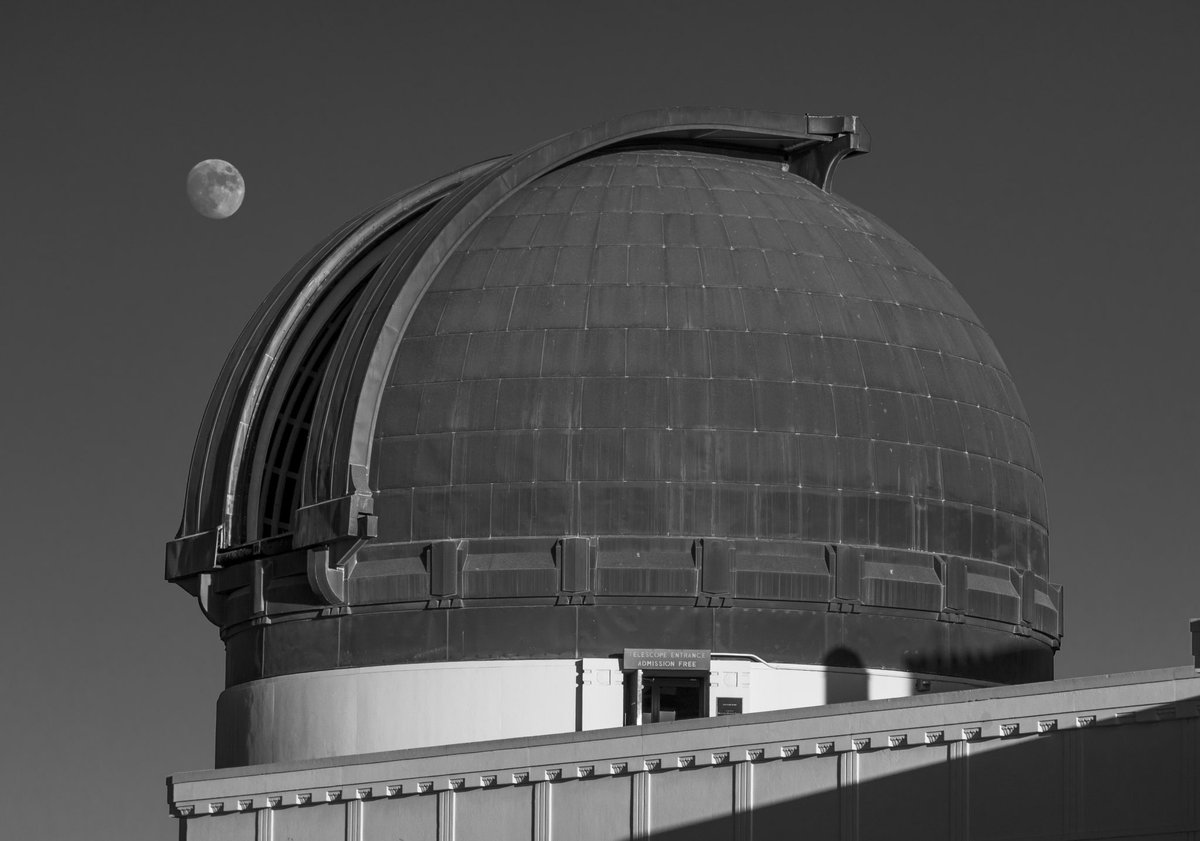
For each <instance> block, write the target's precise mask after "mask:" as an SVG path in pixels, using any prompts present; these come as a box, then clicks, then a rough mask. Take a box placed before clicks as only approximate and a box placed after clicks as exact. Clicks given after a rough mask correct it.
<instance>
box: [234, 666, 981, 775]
mask: <svg viewBox="0 0 1200 841" xmlns="http://www.w3.org/2000/svg"><path fill="white" fill-rule="evenodd" d="M624 680H625V676H624V674H623V673H622V671H621V661H620V660H619V659H617V658H585V659H583V660H492V661H482V662H460V663H430V664H422V665H406V666H378V667H371V668H359V669H336V670H330V671H318V672H307V673H303V674H293V675H284V676H281V677H275V678H265V679H262V680H255V681H250V682H249V683H245V684H240V685H238V686H235V687H232V688H231V689H227V690H225V692H223V693H222V694H221V697H220V699H219V700H218V702H217V748H216V764H217V766H218V767H221V768H227V767H234V766H239V765H254V764H264V763H272V762H291V761H297V760H305V759H319V758H323V757H331V756H351V755H355V754H360V753H368V752H376V751H386V750H402V749H404V748H416V747H425V746H428V745H444V744H448V743H451V742H480V741H485V740H489V739H508V738H516V737H520V736H539V735H545V734H549V733H568V732H572V731H577V730H599V729H603V728H606V727H620V726H621V725H622V724H623V723H624V712H625V710H624ZM918 680H919V677H918V676H913V675H909V674H906V673H904V672H890V671H883V670H874V669H872V670H867V669H860V670H851V669H835V668H824V667H821V666H790V665H788V666H783V665H779V666H775V665H770V664H767V663H762V662H758V661H754V660H750V659H725V658H721V659H714V660H713V661H712V670H711V672H710V680H709V683H710V691H709V699H710V714H712V715H716V699H717V698H718V697H730V698H741V699H743V707H742V709H743V712H762V711H766V710H780V709H790V708H794V707H806V706H814V705H817V704H824V703H827V702H834V701H847V700H866V699H878V698H898V697H905V696H907V695H911V694H913V693H914V691H915V689H916V687H917V682H918ZM927 682H928V684H929V686H930V691H947V690H952V689H961V688H964V687H966V686H970V685H972V682H970V681H964V680H946V679H942V678H930V679H929V680H928V681H927ZM975 685H977V684H975Z"/></svg>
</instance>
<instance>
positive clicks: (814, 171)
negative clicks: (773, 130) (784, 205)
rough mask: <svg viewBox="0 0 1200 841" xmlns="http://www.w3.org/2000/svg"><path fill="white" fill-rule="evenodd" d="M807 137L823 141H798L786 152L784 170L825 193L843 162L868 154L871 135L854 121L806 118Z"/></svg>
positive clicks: (848, 119) (836, 118) (850, 118)
mask: <svg viewBox="0 0 1200 841" xmlns="http://www.w3.org/2000/svg"><path fill="white" fill-rule="evenodd" d="M808 133H809V134H810V135H816V136H817V137H820V138H822V139H823V140H824V142H821V143H816V144H814V143H812V141H808V140H806V141H801V142H799V143H796V144H794V145H792V146H790V147H788V148H786V149H784V153H785V154H786V155H787V159H786V161H787V163H786V168H787V171H788V172H791V173H795V174H796V175H799V176H800V177H801V178H804V179H806V180H808V181H811V182H813V183H814V184H816V185H817V186H818V187H820V188H821V189H822V190H824V191H825V192H829V190H830V188H831V186H832V184H833V171H834V169H835V168H836V167H837V165H838V164H839V163H840V162H841V161H842V159H843V158H848V157H850V156H851V155H862V154H865V153H867V152H869V151H870V150H871V135H870V134H869V133H868V132H867V130H866V128H864V127H862V126H861V125H859V122H858V117H852V116H846V117H816V116H812V115H809V117H808Z"/></svg>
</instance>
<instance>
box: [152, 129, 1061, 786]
mask: <svg viewBox="0 0 1200 841" xmlns="http://www.w3.org/2000/svg"><path fill="white" fill-rule="evenodd" d="M867 148H868V137H867V134H866V132H865V130H864V129H863V128H862V127H861V125H860V124H859V122H858V121H857V119H855V118H853V117H811V116H810V117H791V116H783V115H776V114H766V113H761V112H752V111H742V110H733V109H707V108H680V109H668V110H661V111H653V112H646V113H641V114H636V115H632V116H629V117H625V118H622V119H618V120H614V121H610V122H606V123H602V124H600V125H597V126H593V127H592V128H589V129H585V130H583V131H578V132H574V133H570V134H566V135H563V136H561V137H558V138H555V139H553V140H550V141H548V142H546V143H543V144H539V145H537V146H535V147H533V148H532V149H530V150H528V151H526V152H523V153H521V154H517V155H513V156H510V157H503V158H498V159H494V160H490V161H486V162H484V163H480V164H476V165H474V166H470V167H467V168H465V169H463V170H460V171H459V172H456V173H454V174H451V175H448V176H445V177H443V178H439V179H437V180H434V181H431V182H429V183H428V184H425V185H423V186H421V187H419V188H417V189H415V190H412V191H410V192H407V193H404V194H401V195H400V196H399V197H396V198H393V199H389V200H388V201H386V202H384V203H383V204H381V205H379V206H377V207H375V208H373V209H371V210H369V211H368V212H366V213H364V214H363V215H361V216H360V217H358V218H357V219H355V220H353V221H351V222H350V223H348V224H347V225H345V226H343V227H342V228H341V229H339V230H338V231H337V232H335V233H334V234H333V235H332V236H331V237H329V239H327V240H326V241H325V242H323V243H322V244H321V245H319V246H318V247H317V248H316V249H315V250H314V251H313V252H312V253H311V254H309V255H308V256H307V257H306V258H305V259H304V260H302V261H301V262H300V263H299V264H298V265H297V267H296V268H295V269H294V270H293V271H292V272H291V273H290V274H289V275H288V276H287V277H285V278H284V279H283V280H282V281H281V282H280V283H279V285H278V286H277V287H276V288H275V289H274V290H273V292H272V293H271V295H270V296H269V298H268V299H267V301H266V302H265V303H264V304H263V305H262V306H261V308H260V309H259V311H258V312H257V313H256V314H255V316H254V318H253V319H252V320H251V322H250V324H249V326H248V327H247V328H246V330H245V331H244V333H243V334H242V336H241V338H240V339H239V341H238V343H237V345H236V346H235V348H234V350H233V352H232V353H231V354H230V356H229V360H228V362H227V363H226V365H225V368H224V370H223V371H222V373H221V375H220V379H219V381H218V384H217V387H216V389H215V391H214V394H213V397H212V399H211V401H210V403H209V406H208V409H207V411H206V413H205V416H204V420H203V423H202V427H201V431H200V435H199V438H198V442H197V445H196V449H195V453H194V456H193V460H192V464H191V473H190V477H189V481H188V487H187V497H186V507H185V511H184V517H183V524H182V526H181V529H180V532H179V536H178V538H177V539H176V540H174V541H172V542H171V543H170V544H168V548H167V577H168V578H169V579H170V580H172V581H175V582H177V583H179V584H180V585H182V586H183V587H185V588H186V589H187V590H188V591H189V592H191V593H192V594H194V595H196V596H198V597H199V600H200V602H201V605H202V607H203V609H204V611H205V613H206V615H207V616H208V617H209V619H211V620H212V621H213V622H214V623H216V624H218V625H219V626H220V627H221V632H222V637H223V639H224V640H225V642H226V647H227V686H228V688H227V690H226V692H225V693H224V695H223V696H222V699H221V702H220V704H219V707H218V728H219V731H220V732H219V736H218V762H219V763H220V764H225V765H230V764H243V763H246V762H261V761H277V760H280V759H301V758H309V757H312V756H321V755H332V754H337V753H347V752H352V751H353V750H354V748H355V745H356V744H368V743H369V744H372V745H377V744H380V743H381V740H382V743H383V744H385V745H387V746H389V747H404V746H411V745H415V744H421V743H425V744H436V743H444V742H445V741H447V740H449V741H465V740H467V739H468V738H477V737H481V738H494V737H501V736H509V735H526V734H527V733H531V732H557V731H559V730H563V729H567V730H570V729H589V728H591V727H594V726H609V725H613V724H617V725H619V724H621V723H622V722H623V719H622V716H626V717H625V719H624V721H625V723H628V717H627V714H626V712H625V709H626V707H627V706H628V704H629V703H630V700H629V699H630V697H631V696H630V695H629V692H628V690H621V689H620V684H621V683H622V680H624V681H625V683H626V684H628V681H629V678H628V673H629V667H628V666H626V667H624V668H623V667H622V666H621V665H620V664H619V660H620V658H621V655H622V652H623V651H626V650H628V649H631V648H656V647H657V648H659V649H661V648H671V647H673V648H677V649H681V650H689V651H691V650H697V651H700V650H702V651H704V652H705V653H706V654H708V653H711V656H712V657H713V658H714V659H715V660H716V659H720V658H726V659H732V660H739V659H740V661H741V662H745V663H750V664H755V666H754V668H755V669H758V670H759V671H758V672H754V675H755V676H754V677H753V680H751V679H750V678H747V679H746V686H755V685H756V684H755V681H757V685H758V686H763V687H766V686H767V684H768V683H770V681H772V680H774V681H776V683H777V684H778V685H777V686H776V685H775V684H771V686H772V687H775V688H764V689H762V690H761V691H760V692H757V695H756V691H757V690H756V691H751V690H746V691H743V692H742V694H741V695H739V696H738V697H740V698H743V699H744V700H745V704H746V706H745V707H741V706H739V709H744V710H745V711H751V710H752V709H758V708H780V707H790V706H800V705H802V704H804V703H810V702H815V703H820V702H823V699H821V698H818V699H817V700H816V701H810V700H807V699H808V698H809V696H808V695H805V694H804V693H805V691H806V690H804V689H803V687H802V686H801V684H802V682H803V681H802V680H801V677H800V676H801V675H807V676H809V677H811V676H812V675H815V674H821V675H824V676H825V677H824V679H825V680H826V682H827V683H828V680H829V677H828V675H829V674H831V673H838V674H845V673H849V672H852V671H856V670H857V671H860V672H862V673H863V674H868V675H870V676H871V680H872V681H873V682H872V683H871V686H872V689H871V690H870V691H871V693H872V694H873V695H887V694H893V695H894V694H908V693H909V692H910V691H915V690H911V689H905V688H904V687H905V686H916V685H924V686H925V687H928V686H929V685H930V682H931V681H932V682H933V683H934V684H935V687H934V688H948V687H951V686H963V685H977V684H978V683H996V682H1001V683H1013V682H1024V681H1030V680H1043V679H1048V678H1050V677H1051V675H1052V658H1053V653H1054V651H1055V649H1057V647H1058V640H1059V637H1060V634H1061V627H1060V615H1061V598H1062V597H1061V590H1060V588H1059V587H1057V586H1056V585H1053V584H1051V583H1049V581H1048V549H1047V546H1048V539H1047V517H1046V506H1045V498H1044V491H1043V486H1042V479H1041V469H1040V466H1039V464H1038V458H1037V453H1036V449H1035V446H1034V443H1033V438H1032V436H1031V433H1030V429H1029V423H1028V421H1027V419H1026V415H1025V411H1024V408H1023V407H1022V405H1021V401H1020V398H1019V396H1018V395H1017V391H1016V389H1015V387H1014V385H1013V382H1012V379H1011V377H1010V376H1009V373H1008V371H1007V369H1006V368H1005V366H1004V363H1003V361H1002V360H1001V358H1000V355H999V353H998V352H997V350H996V348H995V346H994V345H993V343H992V341H991V339H990V338H989V337H988V335H987V333H986V332H985V331H984V329H983V328H982V326H981V325H980V324H979V320H978V319H977V318H976V316H975V314H974V313H973V312H972V311H971V309H970V307H969V306H968V305H967V304H966V303H965V302H964V301H963V300H962V298H961V297H960V296H959V295H958V293H957V292H956V291H955V290H954V288H953V287H952V286H951V285H950V283H949V282H948V281H947V280H946V279H945V278H944V277H943V276H942V275H941V273H940V272H938V270H937V269H936V268H934V267H933V266H932V265H931V264H930V263H929V261H928V260H926V259H925V258H924V257H923V256H922V255H921V254H920V253H919V252H918V251H917V250H916V249H915V248H914V247H913V246H912V245H910V244H909V243H908V242H907V241H906V240H904V239H903V238H902V237H901V236H899V235H898V234H897V233H895V232H894V231H893V230H892V229H891V228H889V227H888V226H887V225H885V224H884V223H882V222H880V221H879V220H878V219H876V218H875V217H874V216H872V215H871V214H869V213H867V212H865V211H863V210H862V209H860V208H858V207H856V206H854V205H853V204H851V203H849V202H847V201H846V200H844V199H842V198H840V197H838V196H836V195H834V194H832V193H830V192H829V187H830V179H831V177H832V175H833V172H834V169H835V167H836V166H837V165H838V163H839V162H840V161H841V160H842V159H843V158H844V157H847V156H851V155H855V154H859V153H862V152H865V151H867ZM605 664H607V665H605ZM467 667H470V668H467ZM806 670H807V671H806ZM752 671H753V670H751V669H750V668H749V666H747V667H746V669H745V670H744V673H745V674H747V675H749V674H751V672H752ZM759 672H761V675H760V674H759ZM601 673H605V674H608V675H609V677H606V678H597V677H595V676H596V675H599V674H601ZM623 673H624V675H625V676H624V677H622V675H623ZM638 675H639V676H640V675H641V672H640V671H639V672H638ZM781 675H787V676H791V675H795V676H796V677H795V681H800V682H793V683H788V682H787V680H792V678H791V677H788V678H787V680H785V679H784V677H780V676H781ZM639 679H640V677H639ZM806 679H807V678H806ZM589 680H590V681H592V682H590V683H589ZM605 681H608V682H607V683H606V682H605ZM889 681H891V683H889ZM665 685H666V684H664V686H665ZM581 687H582V688H581ZM589 687H590V688H589ZM614 687H615V688H614ZM789 687H791V688H789ZM743 689H745V687H743ZM622 691H624V692H625V695H621V694H620V693H621V692H622ZM637 691H640V690H637ZM656 691H657V690H656ZM663 691H664V692H665V691H666V690H665V689H664V690H663ZM672 691H674V690H672ZM330 693H332V696H331V695H330ZM481 693H482V695H483V696H485V697H487V698H490V699H492V700H488V701H482V700H481ZM605 693H607V694H605ZM613 693H616V694H613ZM464 694H465V695H466V696H467V697H462V696H463V695H464ZM635 694H636V691H635ZM560 696H561V697H560ZM330 697H337V698H339V699H340V700H341V702H344V704H348V705H351V706H352V707H353V709H354V710H356V711H357V712H355V714H354V715H353V716H351V715H346V716H344V718H345V719H346V720H344V721H338V722H336V723H325V724H322V725H321V728H317V729H319V730H320V731H321V732H319V733H314V732H310V733H308V735H303V734H298V732H297V731H296V730H295V727H296V722H297V721H301V720H302V719H303V710H305V709H309V708H308V707H306V705H311V704H317V703H319V699H320V698H326V699H328V698H330ZM655 697H656V698H657V696H655ZM665 697H666V696H664V698H665ZM829 697H831V696H830V695H829V693H828V692H827V693H826V695H825V699H828V698H829ZM705 698H707V696H705ZM326 703H329V704H331V706H329V707H328V708H327V710H328V711H327V713H326V716H325V717H326V718H337V714H336V713H335V712H333V711H334V710H335V709H337V705H336V704H332V702H329V701H326ZM639 703H640V702H639ZM656 703H657V701H656ZM664 703H666V702H665V701H664ZM704 703H708V702H707V700H706V701H705V702H704ZM739 703H740V702H739ZM491 706H495V707H497V708H498V711H495V712H492V711H489V709H487V708H489V707H491ZM515 706H522V708H523V709H524V712H523V713H522V714H521V715H516V714H514V713H513V712H512V710H513V708H514V707H515ZM398 707H403V708H404V709H405V710H406V713H405V715H407V716H410V717H413V719H414V721H416V720H418V719H419V721H418V722H417V723H418V724H419V725H420V726H419V727H417V724H413V726H412V727H407V725H403V724H397V723H395V722H394V721H391V720H390V719H389V712H388V711H389V710H390V711H391V716H392V718H394V715H395V710H396V709H397V708H398ZM563 707H566V708H567V709H566V711H565V712H563V711H562V710H561V709H560V708H563ZM637 708H638V710H639V713H638V714H639V715H640V714H641V713H640V711H641V707H640V706H638V707H637ZM656 709H657V707H656ZM681 709H682V707H681ZM289 711H290V712H289ZM310 712H311V710H310ZM703 714H707V713H703ZM289 715H292V716H294V717H298V718H296V719H295V721H293V720H291V719H289V718H288V716H289ZM264 716H266V718H264ZM439 716H442V717H443V718H444V719H445V724H444V726H442V725H441V724H439V723H438V717H439ZM522 716H523V718H522ZM559 718H563V721H561V722H560V721H558V719H559ZM267 719H269V720H270V721H272V722H274V723H273V724H269V725H265V724H264V723H263V722H264V721H265V720H267ZM351 719H353V720H351ZM468 719H469V720H470V721H471V722H474V723H466V722H467V720H468ZM639 720H640V719H639ZM455 727H458V728H459V729H457V730H456V729H454V728H455ZM289 728H292V729H291V730H289ZM388 728H391V729H388ZM439 728H440V729H439ZM463 728H466V729H463ZM471 728H474V729H471ZM513 728H516V730H517V731H519V732H513ZM531 728H532V729H531ZM300 729H304V728H300ZM310 730H311V728H310ZM430 733H431V734H433V735H428V734H430ZM381 734H382V735H381ZM389 734H390V735H389ZM422 734H425V735H422ZM457 734H461V738H451V736H455V735H457Z"/></svg>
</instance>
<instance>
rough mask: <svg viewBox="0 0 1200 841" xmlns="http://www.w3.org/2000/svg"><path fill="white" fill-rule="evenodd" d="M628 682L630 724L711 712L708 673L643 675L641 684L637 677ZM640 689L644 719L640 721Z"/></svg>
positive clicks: (626, 718) (628, 720)
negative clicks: (709, 709)
mask: <svg viewBox="0 0 1200 841" xmlns="http://www.w3.org/2000/svg"><path fill="white" fill-rule="evenodd" d="M630 677H632V675H630ZM625 685H626V687H627V690H626V694H625V700H626V704H625V709H626V714H625V723H626V724H639V723H640V724H657V723H658V722H661V721H682V720H683V719H686V718H704V717H706V716H707V715H708V675H707V674H704V675H702V676H696V677H680V676H678V675H671V676H666V675H653V674H643V675H642V683H641V686H640V687H638V685H637V680H636V679H635V680H629V679H626V683H625ZM639 689H640V695H641V698H640V700H641V702H642V703H641V721H640V722H639V721H638V720H637V718H638V703H637V702H638V700H639V698H638V694H637V693H638V690H639Z"/></svg>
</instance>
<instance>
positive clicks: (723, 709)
mask: <svg viewBox="0 0 1200 841" xmlns="http://www.w3.org/2000/svg"><path fill="white" fill-rule="evenodd" d="M741 713H742V699H741V698H718V699H717V715H741Z"/></svg>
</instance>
